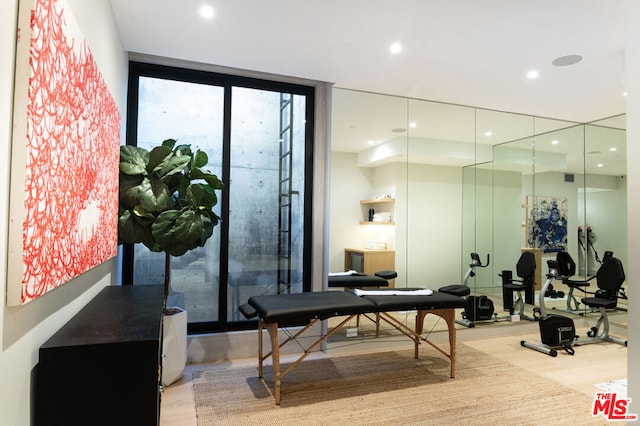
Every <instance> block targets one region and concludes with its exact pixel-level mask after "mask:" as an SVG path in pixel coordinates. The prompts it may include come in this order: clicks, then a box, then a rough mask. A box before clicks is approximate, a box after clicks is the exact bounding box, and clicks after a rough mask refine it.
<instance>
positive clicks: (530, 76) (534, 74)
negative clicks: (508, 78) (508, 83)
mask: <svg viewBox="0 0 640 426" xmlns="http://www.w3.org/2000/svg"><path fill="white" fill-rule="evenodd" d="M538 77H540V72H538V70H531V71H529V72H528V73H527V78H528V79H529V80H535V79H536V78H538Z"/></svg>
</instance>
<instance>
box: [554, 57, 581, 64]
mask: <svg viewBox="0 0 640 426" xmlns="http://www.w3.org/2000/svg"><path fill="white" fill-rule="evenodd" d="M581 60H582V56H580V55H565V56H560V57H559V58H556V59H554V60H553V61H552V62H551V64H553V65H555V66H556V67H566V66H568V65H573V64H577V63H578V62H580V61H581Z"/></svg>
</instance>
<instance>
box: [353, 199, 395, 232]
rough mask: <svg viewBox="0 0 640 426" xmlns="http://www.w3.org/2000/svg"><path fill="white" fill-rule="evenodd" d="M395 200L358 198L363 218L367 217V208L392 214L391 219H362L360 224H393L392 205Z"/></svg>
mask: <svg viewBox="0 0 640 426" xmlns="http://www.w3.org/2000/svg"><path fill="white" fill-rule="evenodd" d="M395 202H396V200H395V198H376V199H371V200H360V206H361V207H362V215H363V217H364V218H366V219H368V216H369V209H374V210H375V211H376V213H380V212H383V213H389V214H391V215H392V216H391V217H392V220H390V221H382V222H380V221H371V220H363V221H361V222H360V225H376V226H378V225H382V226H388V225H395V224H396V223H395V222H394V221H393V206H394V203H395Z"/></svg>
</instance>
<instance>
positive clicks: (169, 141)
mask: <svg viewBox="0 0 640 426" xmlns="http://www.w3.org/2000/svg"><path fill="white" fill-rule="evenodd" d="M175 144H176V140H175V139H165V140H163V141H162V145H161V146H166V147H167V148H169V149H170V150H172V151H173V147H174V146H175Z"/></svg>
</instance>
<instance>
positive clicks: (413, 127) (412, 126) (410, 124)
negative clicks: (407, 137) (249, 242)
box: [409, 122, 418, 129]
mask: <svg viewBox="0 0 640 426" xmlns="http://www.w3.org/2000/svg"><path fill="white" fill-rule="evenodd" d="M409 127H410V128H411V129H415V128H416V127H418V125H417V124H416V123H415V122H411V123H409Z"/></svg>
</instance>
